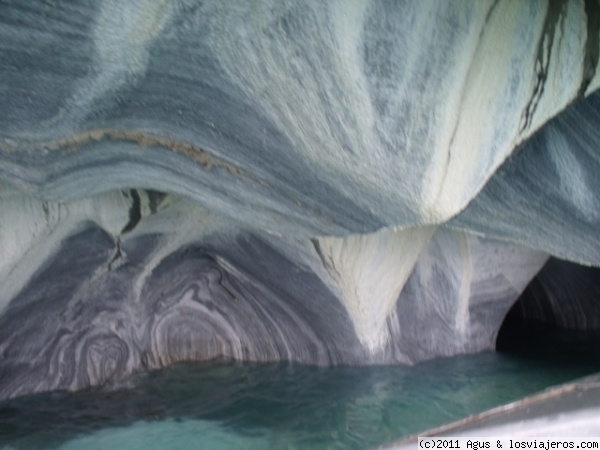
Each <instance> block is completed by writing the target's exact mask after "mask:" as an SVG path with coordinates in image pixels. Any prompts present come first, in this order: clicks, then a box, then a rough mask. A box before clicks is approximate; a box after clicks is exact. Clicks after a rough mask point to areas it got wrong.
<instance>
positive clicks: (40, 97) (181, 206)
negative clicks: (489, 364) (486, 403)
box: [0, 0, 600, 399]
mask: <svg viewBox="0 0 600 450" xmlns="http://www.w3.org/2000/svg"><path fill="white" fill-rule="evenodd" d="M599 33H600V6H599V5H598V3H597V2H596V1H595V0H585V1H583V0H582V1H565V0H563V1H560V0H556V1H548V2H543V1H540V2H520V1H509V0H490V1H480V0H477V1H471V2H469V1H463V0H456V1H447V2H438V1H433V0H432V1H419V2H411V1H406V2H386V1H376V0H373V1H367V0H353V1H331V2H320V3H318V2H307V1H306V2H304V1H302V2H292V3H288V2H280V1H276V0H273V1H269V0H261V1H259V2H251V3H248V2H237V1H235V2H218V1H206V2H200V1H195V0H174V1H160V0H135V1H133V0H128V1H119V0H103V1H91V0H77V1H59V0H53V1H49V2H27V1H25V0H9V1H4V2H1V3H0V211H1V214H0V254H1V255H2V256H1V258H0V399H2V398H7V397H14V396H17V395H23V394H27V393H32V392H40V391H46V390H54V389H71V390H75V389H81V388H85V387H88V386H96V385H101V384H104V383H108V382H111V381H114V380H120V379H122V378H124V377H126V376H127V375H129V374H131V373H133V372H135V371H139V370H150V369H155V368H160V367H164V366H167V365H169V364H172V363H175V362H178V361H184V360H211V359H215V358H233V359H239V360H247V361H281V360H285V361H297V362H301V363H307V364H319V365H327V364H381V363H406V364H412V363H415V362H418V361H422V360H424V359H428V358H433V357H436V356H447V355H454V354H458V353H467V352H477V351H481V350H485V349H491V348H493V347H494V341H495V337H496V334H497V331H498V329H499V327H500V325H501V323H502V320H503V318H504V316H505V315H506V312H507V311H508V310H509V309H510V307H511V306H512V304H513V303H514V302H515V300H516V299H517V298H518V297H519V295H520V294H521V292H523V290H524V289H525V288H526V286H527V285H528V284H529V282H530V281H531V280H532V279H533V278H534V277H535V276H536V273H537V272H538V271H539V270H540V269H541V268H542V266H543V265H544V263H545V262H546V260H547V259H548V258H549V257H550V256H555V257H558V258H561V259H566V260H570V261H573V262H576V263H579V264H585V265H595V266H598V265H600V232H599V231H598V230H600V226H599V225H600V213H599V211H600V194H599V192H600V191H599V188H600V184H599V181H598V178H597V176H595V174H596V173H598V170H599V169H600V160H599V158H598V152H597V151H596V143H597V142H599V141H600V139H599V138H600V135H599V136H597V134H598V133H599V127H598V124H599V123H600V94H598V93H595V91H596V89H597V88H598V86H599V85H600V73H598V71H597V66H598V59H599V54H600V50H599V48H600V36H599ZM581 273H582V274H583V275H585V274H584V272H581ZM583 275H582V276H583Z"/></svg>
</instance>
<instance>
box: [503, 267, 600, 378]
mask: <svg viewBox="0 0 600 450" xmlns="http://www.w3.org/2000/svg"><path fill="white" fill-rule="evenodd" d="M496 351H497V352H499V353H503V354H507V355H514V356H523V357H526V358H530V359H531V358H536V359H545V360H549V359H552V360H554V361H559V362H565V363H577V364H590V366H594V367H597V366H598V363H599V362H600V268H596V267H586V266H582V265H579V264H575V263H572V262H568V261H564V260H560V259H557V258H550V259H549V260H548V262H547V263H546V264H545V266H544V267H543V268H542V270H541V271H540V272H539V273H538V274H537V275H536V277H535V278H534V279H533V280H532V281H531V282H530V283H529V285H528V286H527V287H526V288H525V290H524V291H523V293H522V294H521V296H520V297H519V298H518V300H517V301H516V302H515V303H514V304H513V306H512V308H511V309H510V310H509V312H508V313H507V314H506V316H505V318H504V321H503V323H502V325H501V327H500V329H499V331H498V335H497V339H496Z"/></svg>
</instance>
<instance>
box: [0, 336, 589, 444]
mask: <svg viewBox="0 0 600 450" xmlns="http://www.w3.org/2000/svg"><path fill="white" fill-rule="evenodd" d="M553 348H554V352H555V353H556V347H553ZM597 348H598V347H597V346H595V347H590V348H588V349H585V348H583V349H580V351H576V352H573V351H566V352H562V353H560V354H559V355H556V354H555V355H553V356H552V357H551V358H550V357H548V356H544V354H543V352H542V354H541V355H539V356H538V357H535V358H532V357H531V356H526V355H525V356H523V355H522V356H515V355H512V356H508V355H504V354H498V353H491V352H490V353H483V354H479V355H474V356H462V357H455V358H447V359H439V360H435V361H430V362H426V363H422V364H419V365H416V366H414V367H363V368H355V367H337V368H315V367H305V366H299V365H290V364H263V365H256V364H239V363H231V362H229V363H227V362H223V363H218V364H215V363H212V364H182V365H178V366H175V367H171V368H169V369H166V370H162V371H157V372H153V373H150V374H146V375H140V376H137V377H134V378H133V379H131V380H129V381H128V382H127V383H126V384H124V385H121V386H113V387H111V388H103V389H97V390H92V391H87V392H79V393H64V392H60V393H50V394H41V395H35V396H30V397H26V398H20V399H15V400H13V401H9V402H4V403H2V404H0V448H2V449H13V448H14V449H50V448H56V449H63V450H67V449H69V450H75V449H102V450H105V449H144V450H153V449H186V450H187V449H365V448H369V447H372V446H375V445H378V444H381V443H384V442H387V441H390V440H393V439H397V438H399V437H401V436H404V435H407V434H412V433H416V432H419V431H421V430H424V429H426V428H429V427H432V426H436V425H440V424H442V423H445V422H448V421H452V420H456V419H458V418H461V417H463V416H465V415H468V414H471V413H475V412H478V411H482V410H484V409H487V408H490V407H493V406H496V405H499V404H502V403H505V402H509V401H512V400H515V399H518V398H519V397H521V396H524V395H528V394H532V393H534V392H536V391H539V390H541V389H544V388H546V387H548V386H550V385H553V384H557V383H561V382H564V381H567V380H571V379H574V378H577V377H580V376H584V375H587V374H590V373H593V372H596V371H600V363H599V362H598V360H597V358H596V356H595V355H596V354H597V352H596V349H597Z"/></svg>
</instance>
